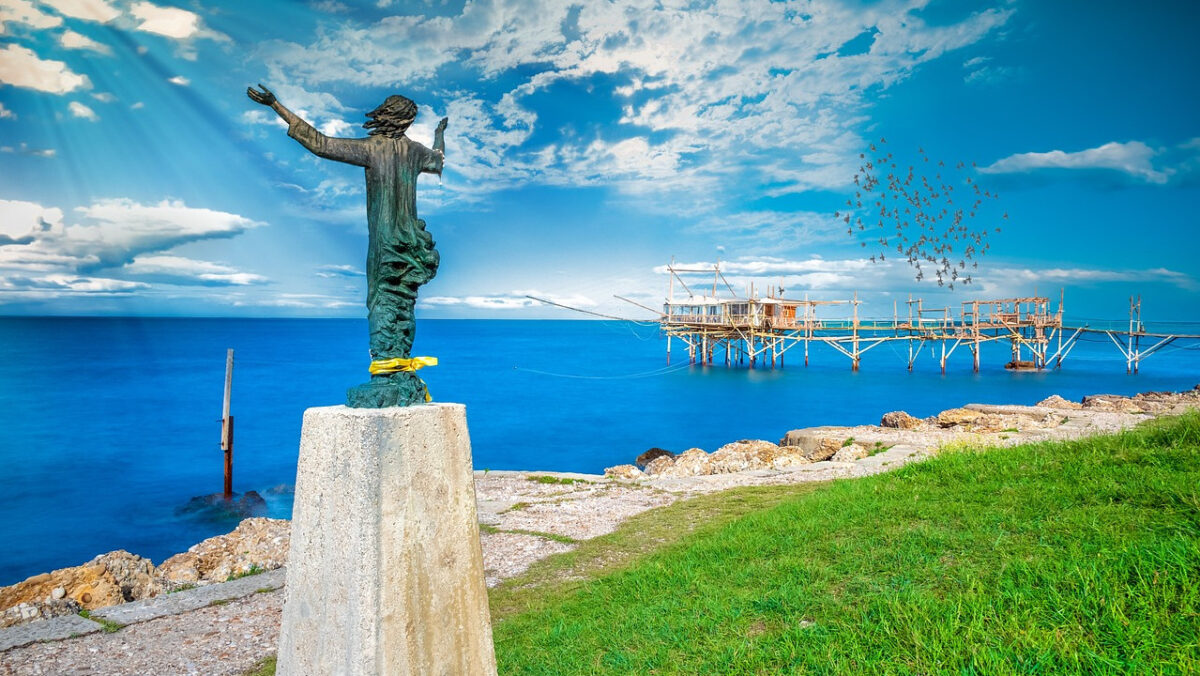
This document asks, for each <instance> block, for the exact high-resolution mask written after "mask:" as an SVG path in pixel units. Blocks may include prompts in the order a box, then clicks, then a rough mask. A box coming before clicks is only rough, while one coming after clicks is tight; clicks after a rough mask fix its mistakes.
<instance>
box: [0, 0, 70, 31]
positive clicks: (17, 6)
mask: <svg viewBox="0 0 1200 676" xmlns="http://www.w3.org/2000/svg"><path fill="white" fill-rule="evenodd" d="M9 22H12V23H22V24H25V25H27V26H29V27H31V28H54V27H55V26H61V25H62V22H63V20H62V17H60V16H54V15H52V14H46V13H45V12H43V11H42V10H40V9H38V8H37V7H34V6H33V3H32V2H29V0H3V1H0V35H3V34H5V33H7V32H8V25H7V24H8V23H9Z"/></svg>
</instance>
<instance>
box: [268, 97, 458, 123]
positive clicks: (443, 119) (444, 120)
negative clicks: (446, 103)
mask: <svg viewBox="0 0 1200 676" xmlns="http://www.w3.org/2000/svg"><path fill="white" fill-rule="evenodd" d="M259 86H260V87H261V86H262V85H259ZM449 121H450V118H448V117H443V118H442V121H441V122H438V126H437V131H439V132H441V131H446V123H447V122H449Z"/></svg>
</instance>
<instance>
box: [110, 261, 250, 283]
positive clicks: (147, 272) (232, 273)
mask: <svg viewBox="0 0 1200 676" xmlns="http://www.w3.org/2000/svg"><path fill="white" fill-rule="evenodd" d="M121 270H122V272H124V273H126V274H129V275H133V276H135V277H139V278H149V279H153V280H154V281H157V282H164V283H167V284H187V285H194V284H201V285H205V286H249V285H252V284H264V283H266V282H267V281H268V280H267V278H266V277H263V276H262V275H256V274H252V273H249V272H241V271H240V270H237V269H235V268H231V267H229V266H228V265H222V264H220V263H213V262H210V261H198V260H195V259H192V258H184V257H182V256H168V255H161V254H160V255H152V256H138V257H137V258H135V259H133V261H132V262H130V263H126V264H125V266H124V267H123V268H122V269H121Z"/></svg>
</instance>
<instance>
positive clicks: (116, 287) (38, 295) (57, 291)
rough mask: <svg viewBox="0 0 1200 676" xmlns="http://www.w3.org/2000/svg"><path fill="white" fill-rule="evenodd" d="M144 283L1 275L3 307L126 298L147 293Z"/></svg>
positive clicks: (93, 278)
mask: <svg viewBox="0 0 1200 676" xmlns="http://www.w3.org/2000/svg"><path fill="white" fill-rule="evenodd" d="M147 287H148V285H146V284H144V283H142V282H131V281H127V280H121V279H107V278H104V277H85V276H80V275H68V274H50V275H43V276H41V277H37V278H30V277H20V276H6V275H4V274H2V273H0V303H5V302H9V301H16V300H35V299H39V300H49V299H53V298H60V297H62V296H64V295H78V294H85V295H103V296H112V295H117V296H125V295H129V294H130V293H132V292H133V291H137V290H139V289H145V288H147Z"/></svg>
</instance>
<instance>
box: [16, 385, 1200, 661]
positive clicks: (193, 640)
mask: <svg viewBox="0 0 1200 676" xmlns="http://www.w3.org/2000/svg"><path fill="white" fill-rule="evenodd" d="M1188 405H1192V404H1191V403H1189V404H1188ZM1161 412H1178V411H1177V410H1173V411H1161ZM1064 413H1065V414H1069V416H1070V419H1069V421H1068V422H1066V423H1064V424H1062V425H1061V426H1058V427H1054V428H1052V429H1045V430H1041V429H1033V430H1029V431H1026V432H1021V433H1013V434H1002V435H997V434H988V435H977V434H969V435H963V434H961V433H954V432H949V431H945V430H937V429H932V430H923V431H921V432H906V431H902V430H885V429H882V428H879V427H870V426H864V427H855V428H845V431H844V433H845V434H846V435H847V436H854V437H855V438H856V439H858V440H860V441H863V442H873V441H874V440H876V439H879V440H883V441H886V442H888V443H890V444H895V445H894V446H892V447H891V448H889V449H888V450H886V451H884V452H882V453H878V454H876V455H873V456H870V457H867V458H863V459H861V460H858V461H857V462H828V461H827V462H818V463H813V464H810V465H802V466H799V467H791V468H787V469H781V470H755V471H748V472H740V473H733V474H720V475H713V476H699V477H676V478H668V477H649V478H645V479H642V480H639V481H636V482H619V481H613V480H608V479H606V478H605V477H601V476H596V475H582V474H562V473H551V472H537V473H533V472H487V473H477V475H476V495H477V499H478V505H479V518H480V522H481V523H484V524H487V525H488V526H490V527H491V529H494V530H495V532H485V533H484V534H483V535H482V536H481V542H482V549H483V557H484V567H485V569H486V575H487V584H488V586H489V587H490V586H495V585H496V584H498V583H499V582H500V581H502V580H504V579H507V578H511V577H514V576H516V575H519V574H521V573H523V572H524V571H525V570H527V569H528V568H529V566H530V565H532V564H533V563H534V562H536V561H538V560H540V559H543V558H545V557H547V556H550V555H552V554H556V553H559V552H564V551H568V550H570V549H572V548H573V546H574V545H572V544H570V543H568V542H560V541H557V540H555V539H550V538H546V537H540V536H538V535H537V533H549V534H554V535H558V536H564V537H567V538H571V539H575V540H583V539H588V538H593V537H596V536H598V535H602V534H605V533H610V532H612V531H613V530H615V529H616V528H617V526H619V525H620V524H621V523H622V522H623V521H625V520H626V519H628V518H629V517H631V516H633V515H635V514H639V513H641V512H644V511H646V510H648V509H653V508H655V507H658V506H661V505H666V504H669V503H671V502H674V501H675V500H678V499H681V498H684V497H687V496H689V495H695V494H700V493H710V492H714V491H721V490H727V489H729V488H733V487H737V486H747V485H765V484H791V483H803V482H811V481H826V480H829V479H838V478H848V477H857V476H866V475H870V474H877V473H879V472H884V471H890V470H892V469H895V468H897V467H900V466H903V465H904V464H907V463H909V462H915V461H919V460H921V459H923V458H926V457H928V456H929V455H930V454H932V453H933V452H934V450H935V449H936V446H937V445H939V444H942V443H946V442H947V441H952V440H954V439H962V440H970V441H974V442H984V443H990V444H1017V443H1022V442H1025V441H1040V440H1045V439H1064V438H1076V437H1080V436H1085V435H1091V434H1099V433H1106V432H1113V431H1117V430H1120V429H1123V428H1127V427H1131V426H1133V425H1135V424H1137V423H1138V422H1141V421H1143V420H1146V419H1147V418H1149V417H1150V416H1149V415H1145V414H1134V413H1119V412H1105V411H1096V410H1092V411H1078V410H1071V411H1065V412H1064ZM547 477H551V478H547ZM539 479H540V480H539ZM513 531H524V532H513ZM282 602H283V594H282V593H281V592H280V591H271V592H263V593H257V594H254V595H252V596H249V597H246V598H243V599H238V600H235V601H230V602H229V603H226V604H223V605H216V606H211V607H207V608H202V609H200V610H195V611H192V612H187V613H183V614H180V615H175V616H170V617H163V618H160V619H156V620H151V621H148V622H142V623H138V624H133V625H130V626H127V627H125V628H123V629H121V630H120V631H118V632H116V633H112V634H105V633H95V634H89V635H86V636H81V637H77V638H73V639H68V640H63V641H56V642H50V643H40V644H34V645H29V646H25V647H21V648H14V649H11V650H9V651H7V652H3V653H0V676H9V675H15V674H22V675H24V674H56V675H57V674H88V675H89V676H110V675H111V676H124V675H126V674H129V675H134V674H136V675H138V676H142V675H147V674H152V675H155V676H170V675H173V674H205V675H209V674H212V675H218V674H220V675H224V674H242V673H244V672H245V671H246V670H248V669H250V668H251V667H252V666H254V664H255V663H257V662H258V661H259V660H260V659H262V658H263V657H265V656H267V655H270V654H271V653H273V652H274V650H275V645H276V642H277V640H278V634H279V619H280V609H281V608H280V606H281V604H282Z"/></svg>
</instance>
